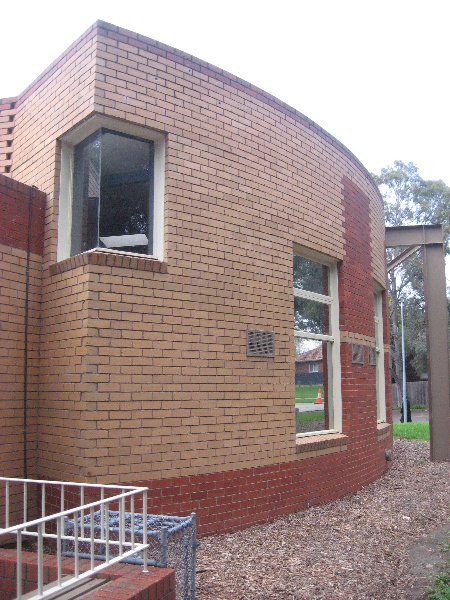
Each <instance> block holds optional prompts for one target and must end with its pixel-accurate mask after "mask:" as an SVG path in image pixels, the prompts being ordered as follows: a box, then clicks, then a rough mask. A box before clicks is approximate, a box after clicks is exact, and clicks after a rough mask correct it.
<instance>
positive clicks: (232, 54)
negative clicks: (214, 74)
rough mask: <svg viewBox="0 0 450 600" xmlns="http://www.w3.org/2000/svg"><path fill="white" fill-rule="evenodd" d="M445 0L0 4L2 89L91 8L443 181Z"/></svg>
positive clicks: (449, 8) (383, 157) (355, 144)
mask: <svg viewBox="0 0 450 600" xmlns="http://www.w3.org/2000/svg"><path fill="white" fill-rule="evenodd" d="M449 17H450V3H448V1H447V0H427V1H424V0H420V1H418V0H405V1H404V0H378V1H374V0H372V1H371V2H369V1H368V0H297V1H295V0H293V1H291V2H288V1H286V0H278V2H268V1H265V0H258V1H256V0H240V1H236V0H227V1H222V2H219V1H217V0H216V1H214V0H209V1H202V0H147V1H145V2H143V1H138V0H128V1H127V2H124V1H123V0H121V1H120V2H119V1H118V0H108V1H105V0H91V1H90V2H88V1H86V0H79V1H77V2H72V3H63V2H61V1H60V0H59V1H58V2H56V1H53V0H22V1H20V0H19V1H18V2H17V3H16V4H15V5H14V7H13V8H11V10H10V11H5V10H3V11H2V20H3V27H2V31H1V34H0V56H1V57H2V61H1V70H0V73H1V78H0V98H4V97H8V96H15V95H17V94H19V93H20V92H21V91H22V90H23V89H24V88H25V87H27V85H29V84H30V83H31V82H32V81H33V80H34V79H35V78H36V77H37V76H38V75H39V74H40V73H41V72H42V71H43V70H44V69H45V68H46V67H47V66H48V65H49V64H50V63H51V62H53V60H55V59H56V58H57V57H58V56H59V55H60V54H61V53H62V52H63V51H64V50H65V49H66V48H67V47H68V46H69V45H70V44H71V43H72V42H73V41H75V40H76V39H77V38H78V37H79V36H80V35H81V34H82V33H83V32H84V31H85V30H86V29H87V28H88V27H89V26H90V25H92V24H93V23H94V22H95V21H96V20H97V19H102V20H104V21H108V22H110V23H113V24H115V25H119V26H121V27H124V28H126V29H131V30H132V31H135V32H138V33H141V34H143V35H146V36H148V37H151V38H153V39H156V40H158V41H160V42H163V43H165V44H168V45H170V46H174V47H176V48H178V49H180V50H184V51H185V52H188V53H190V54H193V55H194V56H197V57H199V58H202V59H203V60H206V61H207V62H209V63H212V64H214V65H216V66H218V67H220V68H222V69H225V70H226V71H229V72H231V73H233V74H234V75H237V76H239V77H241V78H242V79H244V80H246V81H248V82H250V83H253V84H255V85H257V86H258V87H260V88H262V89H263V90H265V91H267V92H270V93H271V94H273V95H274V96H276V97H277V98H279V99H280V100H283V101H284V102H286V103H287V104H290V105H291V106H293V107H295V108H296V109H298V110H300V111H301V112H302V113H304V114H305V115H306V116H308V117H310V118H311V119H313V120H314V121H316V122H317V123H318V124H319V125H320V126H321V127H323V128H324V129H326V130H327V131H329V132H330V133H331V134H332V135H334V136H335V137H336V138H338V139H339V140H340V141H341V142H342V143H344V144H345V145H346V146H347V147H348V148H349V149H350V150H351V151H352V152H353V153H354V154H355V155H356V156H357V157H358V158H359V159H360V160H361V162H362V163H363V164H364V165H365V166H366V167H367V169H369V171H371V172H374V173H379V172H380V170H381V168H382V167H385V166H387V165H389V164H392V162H393V161H394V160H396V159H399V160H403V161H404V162H410V161H411V162H414V163H415V164H416V165H417V166H418V167H419V170H420V174H421V175H422V177H424V178H425V179H443V180H444V181H445V182H446V183H447V184H448V185H450V160H449V158H450V157H449V150H448V144H449V142H448V140H450V118H449V106H450V101H449V83H448V80H449V78H448V75H449V59H450V56H449V54H450V52H449V49H450V48H449V46H450V44H449V37H448V35H449V34H448V23H449Z"/></svg>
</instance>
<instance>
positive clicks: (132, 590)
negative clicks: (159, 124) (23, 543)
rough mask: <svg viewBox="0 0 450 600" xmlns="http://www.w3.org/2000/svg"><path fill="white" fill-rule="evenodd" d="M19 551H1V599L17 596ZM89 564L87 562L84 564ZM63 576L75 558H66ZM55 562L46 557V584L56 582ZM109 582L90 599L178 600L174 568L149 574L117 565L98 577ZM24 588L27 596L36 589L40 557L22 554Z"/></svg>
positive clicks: (138, 568) (88, 598) (26, 553)
mask: <svg viewBox="0 0 450 600" xmlns="http://www.w3.org/2000/svg"><path fill="white" fill-rule="evenodd" d="M16 556H17V554H16V551H15V550H9V549H5V548H0V600H13V598H15V597H16ZM82 562H84V563H86V564H88V561H82ZM62 569H63V573H64V574H71V573H72V572H73V559H71V558H64V559H63V567H62ZM56 577H57V566H56V559H55V557H54V556H51V555H45V556H44V583H49V582H51V581H55V580H56ZM95 577H97V578H100V579H105V580H106V581H107V583H105V585H103V586H101V587H100V588H98V589H96V590H94V591H92V592H91V593H89V594H88V595H87V596H85V598H86V599H87V600H175V573H174V571H173V570H172V569H158V568H156V567H149V572H148V573H143V572H142V567H141V566H136V565H129V564H116V565H112V566H111V567H109V568H107V569H105V570H104V571H101V572H99V573H97V574H96V575H95ZM23 586H24V593H27V592H29V591H31V590H33V589H36V586H37V555H36V554H35V553H32V552H24V553H23Z"/></svg>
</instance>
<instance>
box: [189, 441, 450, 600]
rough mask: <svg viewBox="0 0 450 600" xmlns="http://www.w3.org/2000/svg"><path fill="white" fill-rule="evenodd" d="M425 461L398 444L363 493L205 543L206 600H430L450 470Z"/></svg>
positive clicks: (409, 445)
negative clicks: (383, 471) (426, 599)
mask: <svg viewBox="0 0 450 600" xmlns="http://www.w3.org/2000/svg"><path fill="white" fill-rule="evenodd" d="M428 457H429V444H428V443H426V442H419V441H406V440H396V442H395V447H394V461H393V466H392V468H391V470H390V471H389V473H388V474H387V475H386V476H384V477H382V478H381V479H380V480H378V481H376V482H375V483H373V484H371V485H369V486H367V487H366V488H364V489H363V490H361V491H360V492H358V493H357V494H355V495H353V496H350V497H347V498H344V499H342V500H339V501H336V502H333V503H331V504H328V505H326V506H321V507H313V508H311V509H309V510H308V511H304V512H300V513H296V514H294V515H290V516H287V517H283V518H281V519H278V520H277V521H275V522H273V523H269V524H266V525H261V526H257V527H253V528H251V529H248V530H246V531H243V532H237V533H235V534H231V535H222V536H217V537H212V538H205V539H203V540H202V544H201V546H200V548H199V554H198V569H199V571H200V572H199V574H198V592H197V596H198V598H199V600H340V599H342V600H344V599H345V600H365V599H374V600H418V599H419V598H423V597H424V593H425V590H426V587H427V586H428V582H429V581H431V576H432V575H433V573H434V571H435V570H436V569H440V568H441V566H442V564H443V562H442V561H445V560H446V558H445V556H444V558H442V557H441V554H440V552H439V551H440V543H441V540H442V536H445V535H446V534H447V532H448V530H449V529H450V520H449V519H450V505H449V503H450V463H430V462H429V459H428ZM439 536H441V537H439ZM430 550H431V551H430ZM439 561H441V562H439ZM429 565H431V566H429Z"/></svg>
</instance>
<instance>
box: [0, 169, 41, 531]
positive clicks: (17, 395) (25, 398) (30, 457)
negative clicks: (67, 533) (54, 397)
mask: <svg viewBox="0 0 450 600" xmlns="http://www.w3.org/2000/svg"><path fill="white" fill-rule="evenodd" d="M44 201H45V196H44V195H43V194H42V192H38V191H37V190H32V189H31V188H29V187H28V186H25V185H23V184H20V183H17V182H16V181H13V180H12V179H10V178H8V177H5V176H4V175H0V282H1V283H0V314H1V321H0V348H1V349H0V406H1V415H2V435H1V438H0V457H1V468H0V474H1V475H2V476H3V477H23V476H24V458H25V453H24V447H25V446H24V436H23V429H24V423H25V420H24V419H25V404H26V406H27V410H26V423H27V439H26V442H27V444H26V448H27V452H26V456H27V467H28V468H27V472H28V476H29V477H32V476H34V475H35V473H36V436H37V431H36V427H37V399H38V358H39V328H40V294H41V285H42V273H41V268H42V240H43V230H44V229H43V226H44V220H43V214H44ZM30 202H31V213H30ZM30 216H31V227H30V240H29V246H30V258H29V262H28V261H27V247H28V230H29V228H28V222H29V218H30ZM27 269H28V284H27ZM27 288H28V307H27ZM27 312H28V316H27ZM26 320H28V326H27V340H28V346H27V348H26V347H25V332H26ZM25 362H27V366H28V368H27V381H26V386H25ZM15 505H16V501H15V499H14V497H13V499H12V502H11V511H12V514H11V522H12V523H14V522H15V520H17V518H18V517H17V514H16V513H17V511H18V510H19V508H18V507H19V505H20V501H18V503H17V508H14V507H15ZM3 507H4V495H3V493H2V495H1V497H0V511H1V512H2V513H3ZM2 526H3V524H2Z"/></svg>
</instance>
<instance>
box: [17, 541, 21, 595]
mask: <svg viewBox="0 0 450 600" xmlns="http://www.w3.org/2000/svg"><path fill="white" fill-rule="evenodd" d="M16 582H17V598H21V597H22V532H21V531H20V529H19V531H18V532H17V574H16Z"/></svg>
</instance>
